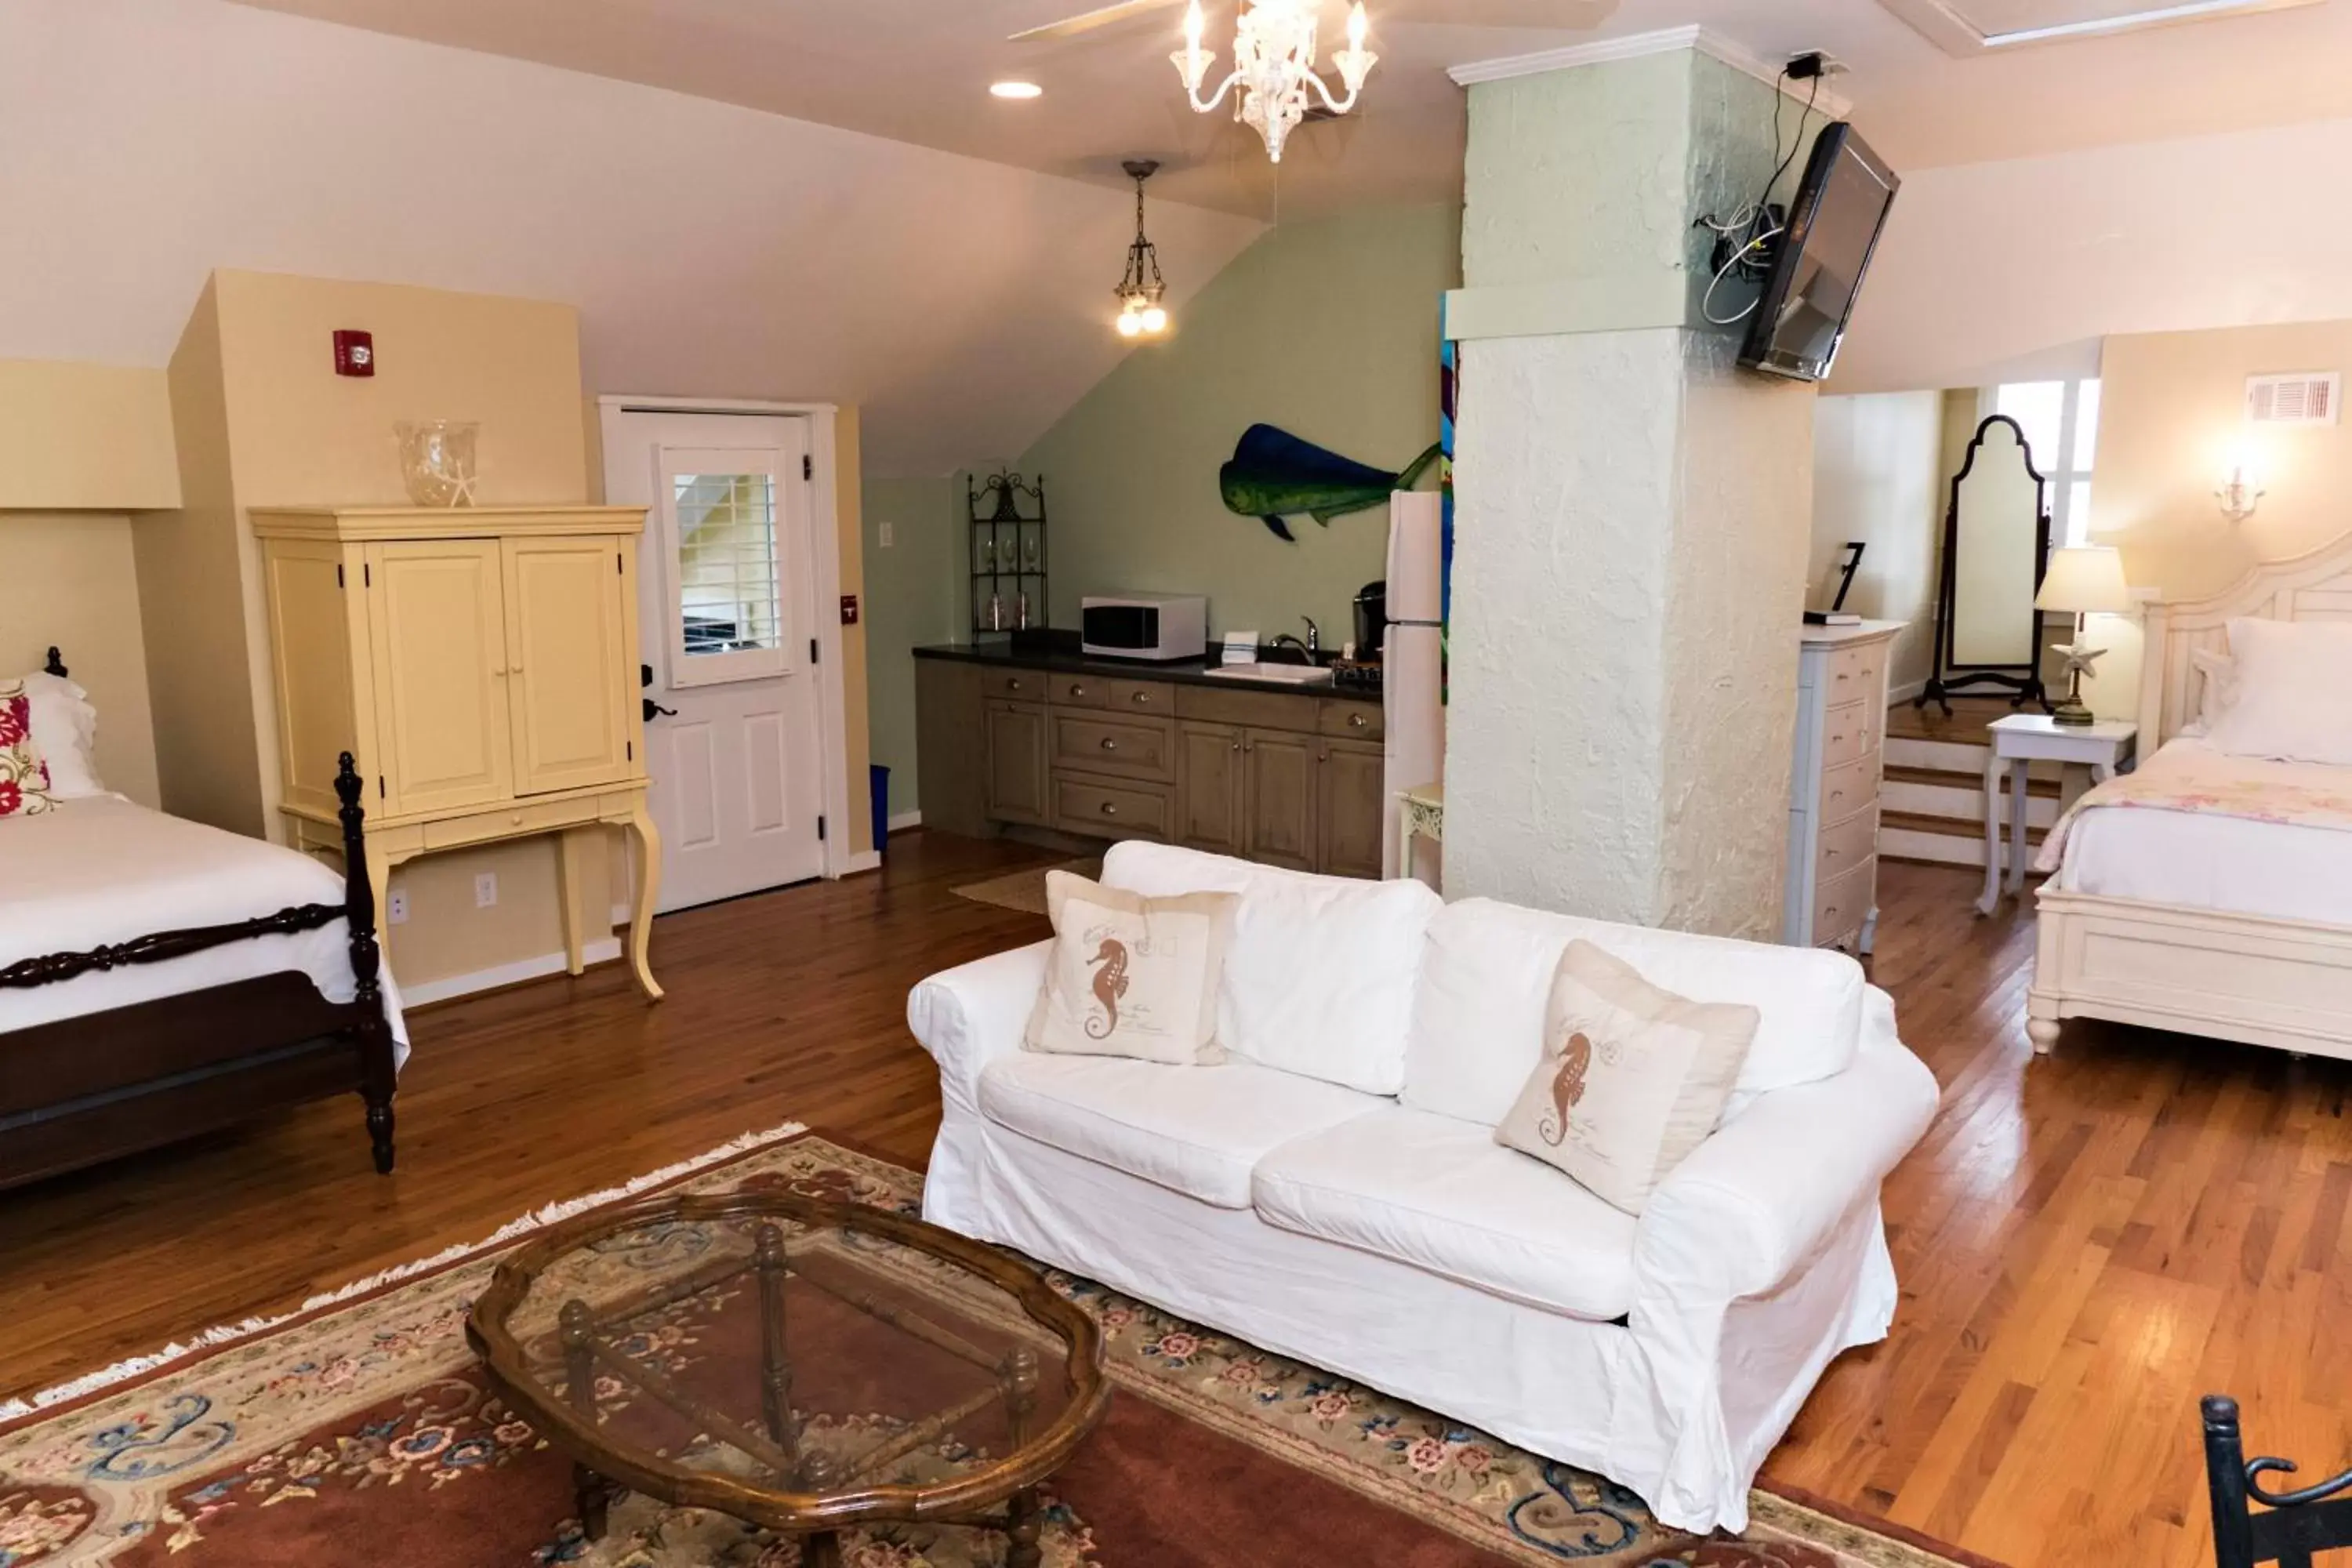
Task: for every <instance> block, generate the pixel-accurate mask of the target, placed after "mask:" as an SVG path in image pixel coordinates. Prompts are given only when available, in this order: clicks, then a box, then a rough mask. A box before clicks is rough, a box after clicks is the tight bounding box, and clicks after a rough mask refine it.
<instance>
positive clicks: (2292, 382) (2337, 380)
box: [2246, 370, 2344, 425]
mask: <svg viewBox="0 0 2352 1568" xmlns="http://www.w3.org/2000/svg"><path fill="white" fill-rule="evenodd" d="M2343 400H2344V374H2343V373H2342V372H2341V371H2333V370H2329V371H2306V372H2303V373H2300V374H2294V375H2250V376H2248V377H2247V378H2246V422H2247V423H2248V424H2250V425H2333V424H2335V423H2336V416H2337V410H2338V407H2339V406H2340V405H2341V404H2342V403H2343Z"/></svg>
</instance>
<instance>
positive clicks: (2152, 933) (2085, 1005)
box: [2026, 534, 2352, 1058]
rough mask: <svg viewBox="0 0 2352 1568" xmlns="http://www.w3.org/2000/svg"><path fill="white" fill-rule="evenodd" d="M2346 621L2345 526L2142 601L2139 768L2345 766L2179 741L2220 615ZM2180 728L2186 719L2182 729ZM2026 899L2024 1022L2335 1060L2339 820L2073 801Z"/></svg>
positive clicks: (2347, 928) (2247, 772) (2301, 773)
mask: <svg viewBox="0 0 2352 1568" xmlns="http://www.w3.org/2000/svg"><path fill="white" fill-rule="evenodd" d="M2233 616H2258V617H2263V618H2267V619H2271V620H2285V621H2308V620H2328V621H2344V622H2352V534H2347V535H2346V536H2345V537H2343V538H2342V539H2339V540H2337V541H2336V542H2334V543H2332V544H2329V545H2326V546H2325V547H2323V548H2321V549H2319V550H2317V551H2314V552H2311V553H2309V554H2307V555H2304V556H2301V557H2298V558H2297V559H2294V560H2292V561H2284V562H2279V563H2273V564H2272V565H2268V566H2263V567H2258V568H2257V569H2255V570H2254V571H2253V572H2252V573H2251V574H2248V575H2247V576H2246V577H2245V578H2244V579H2242V581H2240V582H2239V583H2238V584H2236V585H2235V586H2233V587H2231V588H2230V589H2229V590H2227V591H2226V592H2224V593H2221V594H2218V595H2214V596H2213V597H2211V598H2209V599H2202V600H2198V601H2195V602H2193V603H2184V604H2179V605H2151V606H2149V608H2148V611H2147V636H2146V646H2145V651H2144V654H2143V662H2142V669H2141V679H2140V701H2139V750H2140V754H2141V756H2142V758H2143V759H2144V761H2143V763H2142V771H2143V773H2146V772H2147V770H2151V769H2156V770H2161V769H2168V768H2170V769H2185V768H2199V769H2204V770H2209V771H2210V770H2216V769H2226V770H2227V772H2228V773H2229V774H2231V775H2232V776H2238V777H2243V778H2246V779H2250V780H2257V781H2271V782H2288V781H2293V782H2294V783H2296V784H2315V783H2325V782H2329V781H2335V780H2339V779H2341V780H2346V781H2352V769H2345V768H2331V767H2322V766H2319V765H2318V764H2315V763H2273V762H2260V761H2255V760H2252V759H2247V758H2242V757H2230V758H2222V757H2221V755H2220V753H2218V752H2213V751H2212V750H2211V749H2210V747H2207V746H2205V745H2204V744H2203V742H2201V741H2200V740H2199V739H2197V738H2196V736H2195V734H2194V731H2195V730H2196V728H2197V723H2196V721H2197V719H2198V716H2199V713H2200V708H2201V705H2202V699H2203V690H2202V683H2203V677H2202V675H2201V674H2200V671H2199V669H2198V668H2197V664H2196V660H2195V658H2194V656H2195V655H2196V654H2197V653H2198V652H2199V651H2200V650H2210V651H2212V652H2217V653H2218V652H2224V651H2226V650H2227V647H2228V625H2229V622H2230V620H2231V617H2233ZM2184 732H2187V733H2184ZM2063 855H2064V858H2063V861H2062V863H2061V865H2060V867H2059V869H2058V872H2057V874H2056V875H2054V876H2053V877H2052V878H2051V879H2049V881H2048V882H2047V883H2045V884H2044V885H2043V887H2042V890H2041V893H2040V895H2039V900H2038V909H2039V921H2038V925H2039V931H2038V945H2037V952H2036V960H2035V965H2034V976H2033V984H2032V989H2031V990H2030V991H2029V993H2028V995H2027V1003H2026V1015H2027V1016H2026V1032H2027V1034H2028V1035H2029V1036H2030V1037H2032V1041H2033V1047H2034V1049H2035V1050H2037V1051H2048V1050H2049V1049H2051V1048H2052V1047H2053V1046H2054V1045H2055V1044H2056V1043H2057V1040H2058V1037H2059V1026H2060V1023H2061V1021H2062V1020H2063V1019H2066V1018H2073V1017H2094V1018H2109V1019H2115V1020H2116V1021H2119V1022H2123V1023H2132V1024H2144V1025H2147V1026H2152V1027H2156V1028H2164V1029H2178V1030H2182V1031H2185V1032H2187V1033H2189V1034H2197V1035H2205V1036H2210V1037H2214V1038H2218V1039H2227V1040H2237V1041H2242V1042H2245V1043H2247V1044H2252V1045H2263V1046H2273V1047H2281V1048H2283V1049H2287V1050H2294V1051H2303V1052H2309V1053H2312V1054H2315V1055H2323V1056H2331V1057H2340V1058H2352V832H2347V831H2345V830H2342V829H2340V828H2336V827H2330V826H2317V825H2302V824H2295V823H2288V822H2259V821H2252V820H2247V819H2245V818H2243V817H2235V816H2220V815H2211V814H2207V813H2204V812H2196V813H2190V812H2185V811H2165V810H2139V809H2128V808H2123V807H2109V808H2094V809H2088V810H2085V811H2084V813H2083V814H2082V816H2081V817H2080V819H2079V820H2078V821H2076V822H2074V824H2073V825H2072V830H2071V832H2070V834H2069V837H2068V838H2067V841H2066V844H2065V847H2064V852H2063Z"/></svg>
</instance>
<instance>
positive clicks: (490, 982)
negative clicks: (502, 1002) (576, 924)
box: [393, 915, 626, 1007]
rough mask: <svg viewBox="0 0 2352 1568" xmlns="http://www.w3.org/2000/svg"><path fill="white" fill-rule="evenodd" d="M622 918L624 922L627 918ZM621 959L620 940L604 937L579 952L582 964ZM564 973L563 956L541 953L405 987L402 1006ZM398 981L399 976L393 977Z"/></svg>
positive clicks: (401, 991)
mask: <svg viewBox="0 0 2352 1568" xmlns="http://www.w3.org/2000/svg"><path fill="white" fill-rule="evenodd" d="M621 918H623V919H625V918H626V916H625V915H624V916H622V917H621ZM620 956H621V939H620V938H619V937H616V936H608V937H602V938H599V939H597V940H595V941H593V942H587V943H584V944H583V946H582V947H581V949H580V961H581V962H582V963H588V964H596V963H610V962H611V961H612V960H614V959H616V958H618V957H620ZM563 970H564V962H563V955H562V953H560V952H542V953H541V954H540V955H539V956H538V957H536V958H518V959H516V960H515V961H514V962H513V963H500V964H496V965H493V966H492V967H490V968H488V969H477V970H475V971H474V972H473V973H470V974H452V975H448V976H446V977H445V978H443V979H440V980H428V981H426V982H425V983H424V984H422V985H409V984H403V985H402V986H401V987H400V1002H401V1005H402V1006H404V1007H422V1006H425V1005H427V1004H428V1003H433V1002H446V1001H447V1000H449V999H450V998H451V997H453V996H470V995H472V994H474V993H475V992H477V991H492V990H496V989H497V988H498V987H499V986H501V985H516V984H521V983H522V982H523V981H526V980H537V979H538V978H540V977H541V975H545V974H561V973H563ZM393 978H394V980H398V979H399V978H400V977H399V976H398V975H394V976H393Z"/></svg>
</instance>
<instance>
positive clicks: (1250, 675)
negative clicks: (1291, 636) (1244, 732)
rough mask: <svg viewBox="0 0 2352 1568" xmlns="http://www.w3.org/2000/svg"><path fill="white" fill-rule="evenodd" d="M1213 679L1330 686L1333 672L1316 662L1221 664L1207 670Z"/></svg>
mask: <svg viewBox="0 0 2352 1568" xmlns="http://www.w3.org/2000/svg"><path fill="white" fill-rule="evenodd" d="M1206 673H1207V674H1208V675H1209V677H1210V678H1211V679H1222V680H1271V681H1279V682H1281V683H1282V684H1283V685H1285V686H1328V685H1329V684H1330V683H1331V672H1330V671H1329V670H1328V669H1326V668H1323V667H1322V666H1320V665H1314V664H1221V665H1219V666H1217V668H1214V669H1212V670H1209V671H1207V672H1206Z"/></svg>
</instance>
